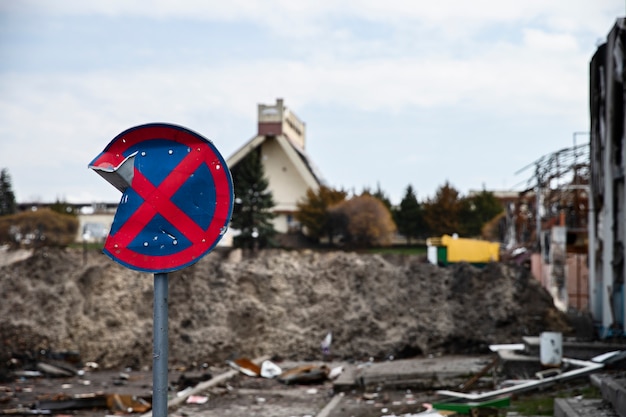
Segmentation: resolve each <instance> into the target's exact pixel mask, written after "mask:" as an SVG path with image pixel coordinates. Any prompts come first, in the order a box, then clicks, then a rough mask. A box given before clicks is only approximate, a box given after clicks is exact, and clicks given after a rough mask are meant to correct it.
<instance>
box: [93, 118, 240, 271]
mask: <svg viewBox="0 0 626 417" xmlns="http://www.w3.org/2000/svg"><path fill="white" fill-rule="evenodd" d="M90 167H91V168H93V169H94V170H96V172H98V173H99V174H100V175H102V176H103V177H104V178H105V179H106V180H107V181H109V182H110V183H111V184H113V185H114V186H115V187H117V188H118V189H119V190H120V191H122V193H123V195H122V199H121V200H120V204H119V206H118V209H117V211H116V213H115V218H114V220H113V225H112V227H111V232H110V233H109V236H108V237H107V240H106V242H105V245H104V252H105V253H106V254H107V255H109V256H111V257H112V258H113V259H114V260H115V261H117V262H119V263H121V264H123V265H124V266H127V267H128V268H131V269H136V270H139V271H145V272H155V273H157V272H169V271H174V270H177V269H181V268H183V267H185V266H188V265H190V264H192V263H194V262H196V261H198V260H199V259H200V258H201V257H202V256H204V255H205V254H206V253H208V252H209V251H211V250H212V249H213V248H214V246H215V245H216V244H217V242H218V241H219V239H220V238H221V237H222V235H223V234H224V232H225V231H226V228H227V226H228V223H229V221H230V217H231V214H232V206H233V186H232V178H231V176H230V171H229V170H228V167H227V166H226V163H225V162H224V159H223V158H222V156H221V155H220V154H219V152H218V151H217V149H215V147H214V146H213V144H212V143H211V142H210V141H208V140H207V139H205V138H203V137H202V136H200V135H199V134H197V133H194V132H192V131H189V130H187V129H185V128H183V127H180V126H175V125H169V124H162V123H158V124H156V123H155V124H148V125H142V126H137V127H134V128H131V129H128V130H126V131H124V132H122V133H121V134H119V135H118V136H117V137H116V138H115V139H113V141H111V143H109V145H108V146H107V147H106V148H105V149H104V151H103V152H102V153H101V154H100V155H98V156H97V157H96V158H95V159H94V160H93V161H92V162H91V164H90Z"/></svg>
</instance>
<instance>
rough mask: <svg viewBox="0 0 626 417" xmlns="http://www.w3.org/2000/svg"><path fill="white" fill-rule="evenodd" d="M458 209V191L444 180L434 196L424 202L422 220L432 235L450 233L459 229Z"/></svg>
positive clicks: (459, 207)
mask: <svg viewBox="0 0 626 417" xmlns="http://www.w3.org/2000/svg"><path fill="white" fill-rule="evenodd" d="M460 211H461V204H460V201H459V192H458V191H457V190H456V189H455V188H454V187H453V186H452V185H450V183H449V182H447V181H446V183H445V184H444V185H442V186H441V187H439V189H438V190H437V192H436V194H435V197H433V198H432V199H429V200H427V201H426V203H424V220H425V222H426V225H427V226H428V228H429V230H430V231H431V233H433V234H434V235H436V236H439V235H443V234H448V235H451V234H453V233H459V232H460V231H461V230H460V228H461V223H460V216H459V214H460Z"/></svg>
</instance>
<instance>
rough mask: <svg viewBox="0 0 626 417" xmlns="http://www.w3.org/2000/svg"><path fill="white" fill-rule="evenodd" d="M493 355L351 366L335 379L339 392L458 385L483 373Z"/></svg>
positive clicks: (433, 387)
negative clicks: (371, 388) (356, 389)
mask: <svg viewBox="0 0 626 417" xmlns="http://www.w3.org/2000/svg"><path fill="white" fill-rule="evenodd" d="M492 360H493V356H490V355H481V356H472V357H468V356H446V357H433V358H423V359H410V360H395V361H388V362H371V363H365V364H358V365H350V366H348V367H347V368H346V369H345V370H344V373H343V374H342V375H341V376H340V378H338V379H337V380H336V381H335V382H334V389H335V390H336V391H340V392H341V391H347V390H351V389H355V388H361V389H367V388H369V387H381V388H415V389H444V388H453V389H454V388H457V387H459V386H460V385H462V384H463V383H465V382H466V381H467V380H468V379H469V378H471V377H472V375H474V374H476V373H478V372H480V371H481V370H482V369H483V368H484V367H485V365H487V364H489V363H490V362H491V361H492Z"/></svg>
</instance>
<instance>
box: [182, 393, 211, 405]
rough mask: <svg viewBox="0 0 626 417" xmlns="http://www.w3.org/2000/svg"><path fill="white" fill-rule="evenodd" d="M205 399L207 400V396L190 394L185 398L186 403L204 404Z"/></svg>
mask: <svg viewBox="0 0 626 417" xmlns="http://www.w3.org/2000/svg"><path fill="white" fill-rule="evenodd" d="M207 401H209V397H206V396H204V395H190V396H189V398H187V401H186V403H187V404H205V403H206V402H207Z"/></svg>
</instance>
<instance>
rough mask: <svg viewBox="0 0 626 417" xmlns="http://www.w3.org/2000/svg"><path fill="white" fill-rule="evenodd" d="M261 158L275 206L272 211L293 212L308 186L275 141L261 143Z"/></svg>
mask: <svg viewBox="0 0 626 417" xmlns="http://www.w3.org/2000/svg"><path fill="white" fill-rule="evenodd" d="M261 158H262V160H263V165H264V167H265V175H266V177H267V179H268V181H269V190H270V191H271V192H272V195H273V197H274V203H275V204H276V207H275V208H274V210H275V211H277V212H285V211H287V212H293V211H295V210H296V203H297V201H298V200H300V199H301V198H303V197H304V196H305V195H306V191H307V189H308V188H309V185H308V184H307V183H306V181H305V180H304V179H303V178H302V176H301V175H300V174H299V173H298V169H297V167H296V166H295V165H294V163H293V162H292V161H291V160H290V159H289V157H288V156H287V154H286V153H285V151H284V150H283V148H282V146H280V144H279V143H278V142H277V141H276V140H267V141H265V143H263V146H262V148H261Z"/></svg>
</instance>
